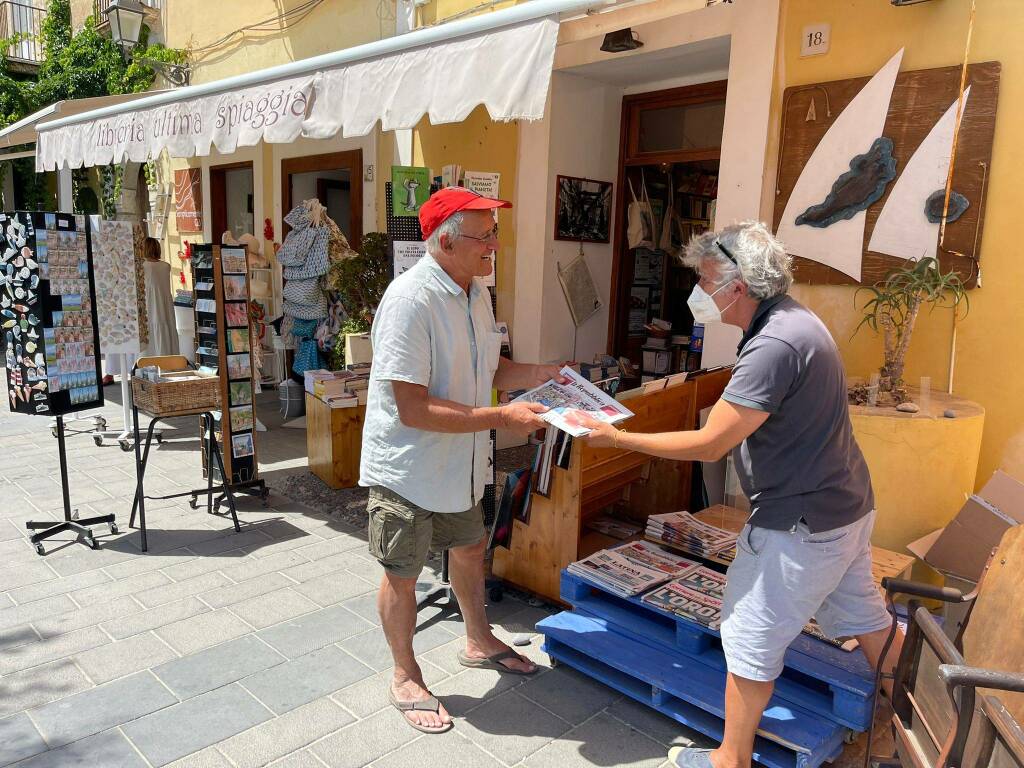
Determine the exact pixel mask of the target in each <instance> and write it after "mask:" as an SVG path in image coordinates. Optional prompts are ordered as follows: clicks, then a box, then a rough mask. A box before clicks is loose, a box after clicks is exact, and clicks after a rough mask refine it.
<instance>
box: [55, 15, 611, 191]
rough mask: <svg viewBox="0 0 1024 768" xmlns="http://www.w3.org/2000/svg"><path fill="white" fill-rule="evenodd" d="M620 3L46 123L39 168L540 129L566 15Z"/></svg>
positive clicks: (388, 44)
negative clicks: (523, 125) (480, 119)
mask: <svg viewBox="0 0 1024 768" xmlns="http://www.w3.org/2000/svg"><path fill="white" fill-rule="evenodd" d="M612 2H614V0H531V2H528V3H524V4H522V5H518V6H514V7H512V8H508V9H505V10H502V11H496V12H494V13H489V14H483V15H481V16H474V17H470V18H466V19H461V20H458V21H454V22H451V23H450V24H443V25H439V26H435V27H428V28H425V29H418V30H416V31H414V32H409V33H407V34H404V35H400V36H398V37H392V38H388V39H385V40H379V41H376V42H373V43H368V44H366V45H361V46H357V47H355V48H348V49H345V50H342V51H336V52H334V53H329V54H325V55H322V56H317V57H314V58H311V59H305V60H303V61H297V62H293V63H290V64H285V65H281V66H278V67H272V68H270V69H266V70H262V71H260V72H255V73H250V74H247V75H241V76H237V77H232V78H227V79H225V80H218V81H215V82H212V83H204V84H202V85H196V86H190V87H188V88H181V89H178V90H174V91H169V92H164V93H161V94H159V95H156V96H149V97H148V98H144V99H140V100H139V101H137V102H135V103H133V104H130V105H117V106H111V107H105V108H102V109H95V110H91V111H88V112H84V113H82V114H78V115H73V116H70V117H65V118H61V119H57V120H53V121H49V122H46V123H43V124H41V125H39V126H38V134H39V138H38V148H37V152H36V169H37V170H39V171H43V170H47V171H48V170H54V169H55V168H59V167H63V166H67V167H71V168H79V167H81V166H83V165H84V166H93V165H106V164H109V163H119V162H122V161H124V160H132V161H135V162H143V161H145V160H149V159H152V158H155V157H157V156H159V155H160V153H161V152H162V151H163V150H167V152H168V153H169V154H170V155H171V156H172V157H193V156H196V155H200V156H203V155H208V154H209V153H210V147H211V146H214V147H216V148H217V150H218V151H219V152H221V153H231V152H233V151H234V150H235V149H236V148H237V147H246V146H253V145H255V144H257V143H259V142H260V141H261V140H262V141H266V142H268V143H272V144H279V143H286V142H290V141H294V140H295V139H296V138H297V137H299V136H306V137H309V138H318V139H324V138H329V137H331V136H333V135H335V134H336V133H338V132H339V131H340V132H341V133H342V135H344V136H362V135H365V134H367V133H369V132H370V131H372V130H373V127H374V125H375V124H376V123H377V121H378V120H379V121H380V123H381V127H382V129H384V130H393V129H397V128H412V127H414V126H415V125H416V124H417V123H418V122H419V121H420V119H421V118H422V117H423V116H424V115H429V117H430V121H431V122H432V123H435V124H439V123H451V122H458V121H461V120H464V119H465V118H466V117H467V116H468V115H469V113H470V112H471V111H472V110H473V109H474V108H475V107H477V106H478V105H481V104H483V105H484V106H486V107H487V111H488V112H489V113H490V116H491V118H492V119H494V120H498V121H508V120H517V119H521V120H537V119H540V118H541V117H543V116H544V104H545V101H546V99H547V92H548V86H549V85H550V81H551V67H552V63H553V61H554V53H555V45H556V43H557V39H558V15H559V14H568V13H578V12H582V11H584V10H587V9H589V8H592V7H593V8H596V7H599V6H602V5H608V4H611V3H612Z"/></svg>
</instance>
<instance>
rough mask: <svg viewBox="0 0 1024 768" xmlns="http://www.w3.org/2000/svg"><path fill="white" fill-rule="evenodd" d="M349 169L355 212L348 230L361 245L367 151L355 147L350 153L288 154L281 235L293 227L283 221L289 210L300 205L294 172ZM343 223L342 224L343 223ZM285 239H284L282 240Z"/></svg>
mask: <svg viewBox="0 0 1024 768" xmlns="http://www.w3.org/2000/svg"><path fill="white" fill-rule="evenodd" d="M346 169H347V170H348V171H349V184H350V186H349V201H350V206H351V212H352V226H351V227H350V229H351V230H352V231H351V232H346V233H345V237H347V238H348V240H349V242H350V243H351V244H352V247H353V248H359V243H360V242H362V239H363V150H362V149H352V150H348V151H346V152H328V153H326V154H322V155H304V156H302V157H286V158H282V160H281V211H282V214H281V217H282V222H281V237H282V238H283V237H285V236H286V235H287V234H288V231H289V230H290V229H291V227H289V226H288V224H287V223H286V222H285V221H283V218H284V217H285V216H287V215H288V212H289V211H291V209H292V208H293V207H294V206H295V205H297V203H298V201H295V202H293V201H292V189H291V183H290V182H291V176H292V174H293V173H309V172H310V171H334V170H346ZM339 226H340V225H339ZM282 242H283V241H282Z"/></svg>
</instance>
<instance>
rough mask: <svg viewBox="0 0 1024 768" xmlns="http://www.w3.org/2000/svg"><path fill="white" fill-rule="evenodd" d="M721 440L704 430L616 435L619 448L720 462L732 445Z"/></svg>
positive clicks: (687, 459) (651, 454)
mask: <svg viewBox="0 0 1024 768" xmlns="http://www.w3.org/2000/svg"><path fill="white" fill-rule="evenodd" d="M718 442H720V441H717V440H716V439H715V438H714V437H713V436H711V435H710V434H708V432H707V430H704V429H695V430H691V431H688V432H660V433H657V434H644V433H642V432H619V434H618V435H617V436H616V438H615V445H616V447H617V448H622V449H624V450H627V451H637V452H639V453H646V454H648V455H649V456H657V457H659V458H662V459H673V460H675V461H718V460H719V459H720V458H722V457H723V456H724V455H725V454H726V453H727V452H728V447H723V446H720V445H717V444H716V443H718Z"/></svg>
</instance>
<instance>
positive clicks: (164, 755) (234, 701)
mask: <svg viewBox="0 0 1024 768" xmlns="http://www.w3.org/2000/svg"><path fill="white" fill-rule="evenodd" d="M271 717H273V715H272V714H271V713H270V712H269V711H268V710H267V708H266V707H264V706H263V705H262V704H260V703H259V702H258V701H257V700H256V699H254V698H253V697H252V696H251V695H250V694H249V693H248V692H247V691H246V690H245V689H243V688H242V687H241V686H240V685H238V684H237V683H233V684H231V685H228V686H224V687H223V688H218V689H216V690H214V691H210V692H209V693H204V694H202V695H201V696H196V697H195V698H192V699H187V700H185V701H183V702H181V703H180V704H176V705H174V706H173V707H168V708H166V709H162V710H160V711H159V712H154V713H153V714H151V715H147V716H146V717H143V718H141V719H139V720H136V721H134V722H132V723H128V724H127V725H125V726H124V727H123V729H122V730H123V731H124V733H125V735H126V736H128V738H129V739H131V740H132V743H133V744H135V746H136V747H138V749H139V751H140V752H142V754H143V755H145V757H146V759H147V760H148V761H149V762H150V763H151V764H152V765H153V766H155V767H156V768H159V766H163V765H166V764H167V763H170V762H171V761H173V760H177V759H179V758H182V757H184V756H186V755H190V754H192V753H193V752H198V751H199V750H201V749H204V748H205V747H209V746H211V745H213V744H216V743H218V742H220V741H224V740H225V739H229V738H231V737H232V736H234V735H235V734H236V733H241V732H242V731H244V730H247V729H249V728H251V727H253V726H254V725H257V724H259V723H262V722H264V721H266V720H269V719H270V718H271Z"/></svg>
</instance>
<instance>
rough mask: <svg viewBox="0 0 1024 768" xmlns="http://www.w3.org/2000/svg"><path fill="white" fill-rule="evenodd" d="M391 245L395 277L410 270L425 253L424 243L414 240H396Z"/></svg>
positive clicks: (425, 245)
mask: <svg viewBox="0 0 1024 768" xmlns="http://www.w3.org/2000/svg"><path fill="white" fill-rule="evenodd" d="M391 245H392V247H393V248H394V254H395V277H398V276H399V275H400V274H402V273H403V272H408V271H409V270H410V269H412V267H413V266H414V265H415V264H416V262H417V261H419V260H420V259H421V258H423V254H425V253H426V252H427V244H426V243H423V242H419V241H414V240H396V241H395V242H393V243H392V244H391Z"/></svg>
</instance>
